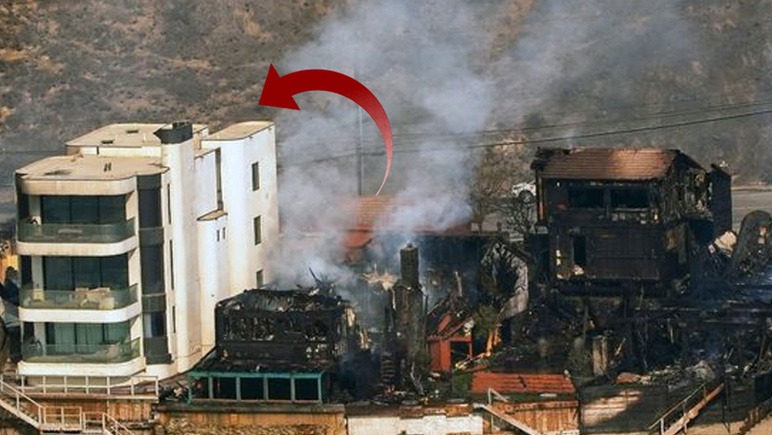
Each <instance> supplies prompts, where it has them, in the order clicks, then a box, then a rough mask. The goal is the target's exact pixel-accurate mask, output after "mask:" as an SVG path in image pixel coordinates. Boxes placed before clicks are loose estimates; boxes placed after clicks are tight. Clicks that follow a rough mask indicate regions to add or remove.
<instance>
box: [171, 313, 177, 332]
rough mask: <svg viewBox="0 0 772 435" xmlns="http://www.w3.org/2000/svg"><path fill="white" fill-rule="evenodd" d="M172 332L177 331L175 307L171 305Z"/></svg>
mask: <svg viewBox="0 0 772 435" xmlns="http://www.w3.org/2000/svg"><path fill="white" fill-rule="evenodd" d="M172 332H173V333H175V334H176V333H177V307H172Z"/></svg>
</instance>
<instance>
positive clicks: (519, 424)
mask: <svg viewBox="0 0 772 435" xmlns="http://www.w3.org/2000/svg"><path fill="white" fill-rule="evenodd" d="M474 408H475V409H481V410H483V411H485V412H487V413H489V414H491V415H492V416H494V417H496V418H498V419H500V420H502V421H504V422H505V423H508V424H510V425H512V426H514V427H515V428H517V429H518V430H521V431H522V432H524V433H526V434H528V435H543V434H542V433H541V432H539V431H537V430H536V429H534V428H532V427H530V426H528V425H526V424H525V423H523V422H521V421H519V420H516V419H514V418H512V417H510V416H509V415H507V414H505V413H503V412H501V411H499V410H497V409H496V408H494V407H493V406H492V405H484V404H482V403H476V404H475V405H474Z"/></svg>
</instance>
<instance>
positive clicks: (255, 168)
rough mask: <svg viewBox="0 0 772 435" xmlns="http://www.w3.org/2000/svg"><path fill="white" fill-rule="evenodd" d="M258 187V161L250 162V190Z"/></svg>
mask: <svg viewBox="0 0 772 435" xmlns="http://www.w3.org/2000/svg"><path fill="white" fill-rule="evenodd" d="M258 189H260V162H255V163H252V190H258Z"/></svg>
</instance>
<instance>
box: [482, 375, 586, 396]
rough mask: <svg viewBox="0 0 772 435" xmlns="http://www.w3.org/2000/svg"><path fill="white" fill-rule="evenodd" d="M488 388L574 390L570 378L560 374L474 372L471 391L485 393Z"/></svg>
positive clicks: (536, 391) (513, 391)
mask: <svg viewBox="0 0 772 435" xmlns="http://www.w3.org/2000/svg"><path fill="white" fill-rule="evenodd" d="M488 388H493V389H494V390H496V391H497V392H499V393H501V394H516V393H534V394H541V393H554V394H574V393H575V392H576V389H575V388H574V384H573V383H572V382H571V380H570V379H568V378H566V377H565V376H564V375H562V374H560V375H558V374H546V375H544V374H519V373H492V372H476V373H474V374H473V375H472V393H474V394H485V393H486V392H487V391H488Z"/></svg>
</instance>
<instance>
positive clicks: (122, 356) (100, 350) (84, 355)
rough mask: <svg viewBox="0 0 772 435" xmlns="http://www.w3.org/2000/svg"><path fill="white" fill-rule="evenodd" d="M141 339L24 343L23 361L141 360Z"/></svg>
mask: <svg viewBox="0 0 772 435" xmlns="http://www.w3.org/2000/svg"><path fill="white" fill-rule="evenodd" d="M139 342H140V339H139V338H135V339H134V340H132V341H130V342H128V343H115V344H46V345H44V344H41V343H23V344H22V348H21V355H22V360H23V361H25V362H32V363H35V362H44V363H51V362H56V363H65V364H83V363H97V364H99V363H102V364H105V363H120V362H126V361H131V360H132V359H134V358H139V354H140V352H139V347H140V343H139Z"/></svg>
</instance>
